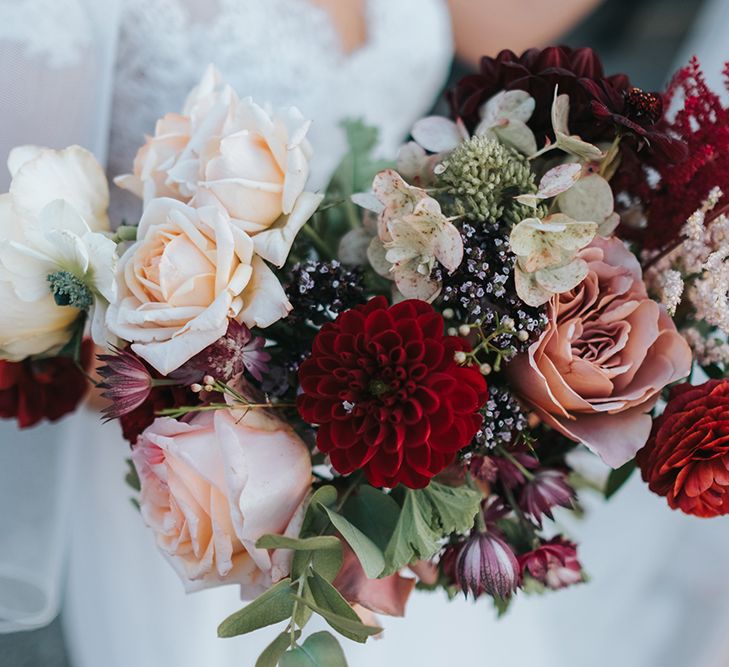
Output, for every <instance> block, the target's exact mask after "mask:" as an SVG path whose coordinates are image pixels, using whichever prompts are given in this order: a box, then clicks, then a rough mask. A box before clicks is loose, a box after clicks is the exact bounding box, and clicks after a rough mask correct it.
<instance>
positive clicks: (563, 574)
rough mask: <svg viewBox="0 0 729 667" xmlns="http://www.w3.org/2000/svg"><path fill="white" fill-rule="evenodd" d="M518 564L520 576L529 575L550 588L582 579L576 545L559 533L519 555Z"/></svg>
mask: <svg viewBox="0 0 729 667" xmlns="http://www.w3.org/2000/svg"><path fill="white" fill-rule="evenodd" d="M519 565H520V566H521V572H522V576H525V575H529V576H531V577H532V578H533V579H536V580H537V581H539V582H540V583H542V584H544V585H545V586H546V587H547V588H551V589H552V590H557V589H558V588H565V587H567V586H572V585H573V584H578V583H580V582H581V581H584V577H583V575H582V565H580V562H579V561H578V560H577V547H576V546H575V544H574V543H573V542H570V541H569V540H566V539H564V537H562V536H561V535H559V536H557V537H554V538H552V539H551V540H549V541H548V542H543V543H542V544H541V545H540V546H538V547H537V548H536V549H534V550H532V551H529V552H527V553H525V554H522V555H521V556H519Z"/></svg>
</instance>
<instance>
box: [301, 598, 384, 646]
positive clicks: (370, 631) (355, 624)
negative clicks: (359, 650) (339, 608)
mask: <svg viewBox="0 0 729 667" xmlns="http://www.w3.org/2000/svg"><path fill="white" fill-rule="evenodd" d="M294 599H295V600H298V601H299V602H302V603H303V604H305V605H306V606H307V607H311V609H312V611H314V612H315V613H316V614H319V616H321V617H322V618H323V619H325V620H326V621H328V622H329V624H330V625H331V626H332V627H334V626H336V627H338V628H341V629H342V630H344V631H346V632H348V633H351V634H352V635H353V636H357V637H362V639H361V640H360V641H365V639H366V638H367V637H370V636H372V635H378V634H380V632H382V628H378V627H377V626H374V625H365V624H364V623H362V622H361V621H359V620H357V621H355V620H353V619H351V618H346V617H345V616H340V615H339V614H336V613H335V612H333V611H332V610H331V609H325V608H324V607H320V606H319V605H317V604H314V603H313V602H311V601H309V600H306V599H304V598H300V597H297V596H294Z"/></svg>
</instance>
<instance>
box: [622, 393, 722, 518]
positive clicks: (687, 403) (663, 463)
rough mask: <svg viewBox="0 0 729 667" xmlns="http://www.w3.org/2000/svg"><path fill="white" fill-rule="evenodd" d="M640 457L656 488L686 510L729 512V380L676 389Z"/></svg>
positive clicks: (714, 513)
mask: <svg viewBox="0 0 729 667" xmlns="http://www.w3.org/2000/svg"><path fill="white" fill-rule="evenodd" d="M636 461H637V462H638V466H639V467H640V470H641V473H642V474H643V479H644V480H645V481H646V482H648V486H649V487H650V489H651V491H653V492H654V493H657V494H658V495H661V496H665V497H666V500H668V504H669V505H670V506H671V507H672V508H674V509H680V510H681V511H683V512H685V513H686V514H694V515H696V516H702V517H712V516H718V515H721V514H729V380H710V381H709V382H705V383H704V384H702V385H699V386H697V387H693V386H691V385H690V384H682V385H679V386H677V387H674V389H673V390H672V392H671V398H670V400H669V402H668V405H667V406H666V409H665V411H664V413H663V414H662V415H661V416H660V417H659V418H658V419H656V420H655V422H654V423H653V430H652V432H651V435H650V438H649V439H648V442H647V443H646V445H645V447H644V448H643V449H641V450H640V451H639V452H638V454H637V456H636Z"/></svg>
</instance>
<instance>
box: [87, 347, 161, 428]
mask: <svg viewBox="0 0 729 667" xmlns="http://www.w3.org/2000/svg"><path fill="white" fill-rule="evenodd" d="M113 349H114V354H100V355H98V356H97V359H98V360H99V361H101V362H102V365H101V366H99V368H98V371H97V372H98V373H99V375H100V376H101V377H102V378H103V381H102V382H100V383H99V385H98V387H99V389H102V390H103V391H102V392H101V395H102V396H103V397H104V398H106V399H108V400H109V401H110V404H109V405H108V406H106V407H105V408H104V409H103V410H102V412H103V414H104V417H105V418H106V419H118V418H119V417H121V416H122V415H126V414H128V413H130V412H132V410H135V409H136V408H138V407H139V406H140V405H142V403H144V401H146V400H147V398H148V397H149V393H150V391H151V390H152V386H153V384H154V379H153V377H152V375H151V373H150V372H149V369H148V368H147V366H146V365H145V363H144V362H143V361H142V360H141V359H140V358H139V357H137V355H136V354H134V353H133V352H132V351H131V350H130V349H129V348H127V349H124V350H123V349H120V348H117V347H115V348H113Z"/></svg>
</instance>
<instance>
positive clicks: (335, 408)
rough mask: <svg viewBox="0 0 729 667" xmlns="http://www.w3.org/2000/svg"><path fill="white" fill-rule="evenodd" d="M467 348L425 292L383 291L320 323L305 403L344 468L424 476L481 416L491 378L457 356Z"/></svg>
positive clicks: (382, 477)
mask: <svg viewBox="0 0 729 667" xmlns="http://www.w3.org/2000/svg"><path fill="white" fill-rule="evenodd" d="M466 349H468V346H467V343H466V342H465V341H464V340H463V339H461V338H456V337H454V336H445V335H444V334H443V318H442V317H441V316H440V315H439V314H438V313H437V312H436V311H435V310H434V309H433V307H432V306H430V305H429V304H427V303H425V302H424V301H418V300H415V299H412V300H408V301H403V302H402V303H399V304H397V305H395V306H392V307H389V308H388V305H387V300H386V299H385V298H384V297H377V298H375V299H372V300H371V301H370V302H368V303H367V304H364V305H362V306H357V307H355V308H352V309H350V310H348V311H345V312H344V313H342V314H341V315H339V317H337V319H336V320H335V321H334V322H332V323H328V324H325V325H324V326H323V327H322V328H321V330H320V331H319V333H318V334H317V336H316V338H315V339H314V344H313V349H312V353H311V357H310V358H309V359H307V360H306V361H305V362H304V363H303V364H302V365H301V368H300V370H299V382H300V383H301V389H302V394H301V395H300V396H299V398H298V400H297V405H298V409H299V412H300V414H301V416H302V417H303V419H304V420H305V421H307V422H308V423H310V424H317V425H318V426H319V429H318V433H317V446H318V447H319V449H320V450H321V451H322V452H324V453H326V454H328V455H329V457H330V459H331V463H332V466H333V467H334V468H335V470H337V471H338V472H340V473H341V474H348V473H351V472H353V471H354V470H357V469H360V468H362V469H364V471H365V474H366V475H367V479H368V481H369V483H370V484H372V485H373V486H387V487H393V486H395V485H397V484H404V485H406V486H409V487H411V488H420V487H423V486H426V485H427V484H428V481H429V480H430V478H431V477H433V476H434V475H435V474H437V473H438V472H440V471H441V470H443V469H444V468H445V467H446V466H447V465H448V464H450V463H451V462H452V461H453V459H454V458H455V455H456V452H457V451H458V450H460V449H462V448H463V447H465V446H466V445H468V444H469V443H470V442H471V440H472V438H473V436H474V435H475V433H476V431H477V430H478V428H479V426H480V425H481V419H482V418H481V416H480V414H479V412H478V411H479V409H480V408H481V407H482V406H483V404H484V403H485V402H486V398H487V390H486V382H485V380H484V379H483V376H482V375H481V374H480V373H479V372H478V370H477V369H476V368H473V367H466V366H459V365H458V364H457V363H456V362H455V361H454V354H455V352H456V351H458V350H466Z"/></svg>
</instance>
